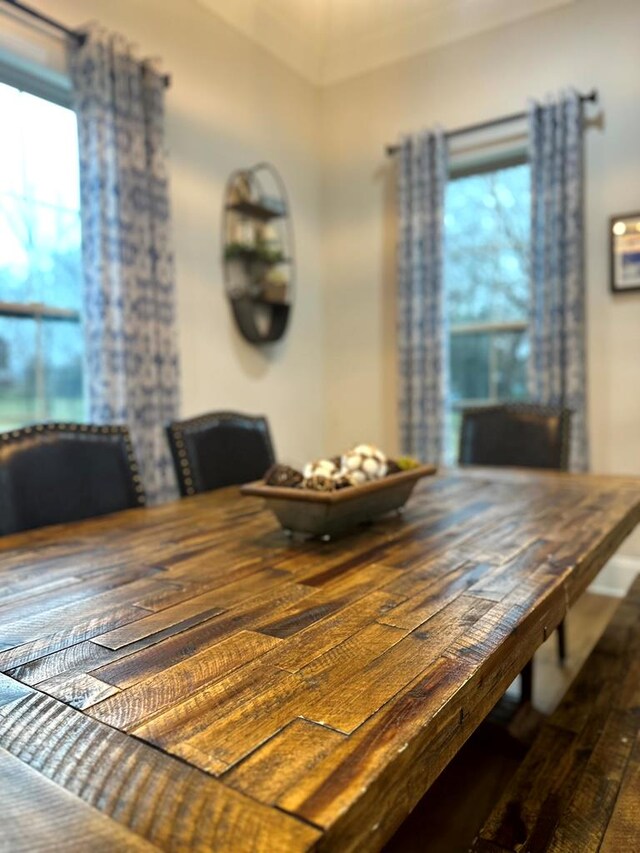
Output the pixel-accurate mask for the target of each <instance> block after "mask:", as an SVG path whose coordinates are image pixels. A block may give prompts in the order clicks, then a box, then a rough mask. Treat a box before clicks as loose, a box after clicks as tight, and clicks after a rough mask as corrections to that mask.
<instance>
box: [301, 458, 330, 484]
mask: <svg viewBox="0 0 640 853" xmlns="http://www.w3.org/2000/svg"><path fill="white" fill-rule="evenodd" d="M302 473H303V475H304V478H305V480H309V479H310V478H311V477H317V476H321V477H329V478H331V479H333V478H334V477H336V476H337V474H338V473H339V468H338V466H337V465H336V463H335V462H332V460H331V459H317V460H316V461H315V462H307V464H306V465H305V466H304V470H303V472H302Z"/></svg>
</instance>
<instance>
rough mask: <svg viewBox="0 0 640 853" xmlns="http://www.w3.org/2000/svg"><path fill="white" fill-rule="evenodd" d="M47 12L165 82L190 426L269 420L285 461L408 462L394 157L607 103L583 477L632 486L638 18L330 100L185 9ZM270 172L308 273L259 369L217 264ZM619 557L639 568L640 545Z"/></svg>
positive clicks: (503, 38) (259, 358)
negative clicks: (229, 233)
mask: <svg viewBox="0 0 640 853" xmlns="http://www.w3.org/2000/svg"><path fill="white" fill-rule="evenodd" d="M38 5H39V7H40V8H41V9H42V10H43V11H45V12H48V13H50V14H51V15H54V16H55V17H57V18H59V19H61V20H63V21H65V22H67V23H68V24H69V25H70V26H79V25H81V24H82V23H84V22H86V21H87V20H89V19H97V20H98V21H100V22H101V23H102V24H103V25H104V26H106V27H108V28H111V29H114V30H118V31H120V32H122V33H124V34H126V35H127V36H128V37H129V38H130V39H131V40H132V41H134V42H136V43H137V45H138V50H139V53H140V54H141V55H156V56H159V57H160V58H161V59H162V61H163V64H164V67H165V68H166V70H167V71H169V72H170V73H171V75H172V86H171V89H170V90H169V92H168V97H167V120H168V142H169V147H170V156H171V182H172V202H173V215H174V221H175V252H176V261H177V281H178V311H179V324H180V348H181V356H182V374H183V407H182V408H183V413H184V414H185V415H190V414H195V413H197V412H200V411H204V410H206V409H210V408H219V407H233V408H239V409H244V410H247V411H253V412H260V411H263V412H265V413H266V414H268V415H269V417H270V418H271V421H272V424H273V429H274V433H275V436H276V442H277V445H278V449H279V451H280V454H281V455H282V456H284V457H286V458H289V459H290V460H291V461H294V462H300V461H302V460H304V459H306V458H309V457H314V456H317V455H318V454H319V453H320V452H323V451H326V452H333V451H336V450H337V449H340V448H343V447H345V446H346V445H348V444H350V443H351V442H354V441H358V440H371V441H375V442H378V443H380V444H381V445H382V446H384V447H386V448H388V449H389V450H390V451H393V450H394V449H395V448H396V445H397V424H396V411H395V410H396V403H395V400H396V382H395V377H396V364H395V317H394V263H395V262H394V240H395V234H394V222H395V215H394V207H393V202H394V199H393V168H392V165H391V164H390V162H389V160H387V159H386V158H385V156H384V154H383V148H384V145H385V144H386V143H388V142H392V141H394V140H395V139H396V138H397V136H398V134H399V133H401V132H407V131H412V130H416V129H418V128H420V127H423V126H427V125H433V124H435V123H439V124H441V125H443V126H444V127H457V126H460V125H465V124H468V123H470V122H474V121H480V120H483V119H486V118H490V117H493V116H497V115H501V114H503V113H510V112H513V111H517V110H520V109H523V108H524V106H525V104H526V99H527V97H528V96H529V95H534V96H537V97H542V96H544V95H545V94H546V93H547V92H555V91H557V90H558V89H559V88H561V87H564V86H566V85H568V84H572V85H574V86H576V87H578V88H579V89H582V90H588V89H590V88H591V87H593V86H596V87H597V88H598V90H599V92H600V98H601V107H600V108H598V109H597V110H596V111H595V112H596V114H599V115H600V116H601V126H600V127H597V128H592V129H590V130H589V131H588V134H587V273H588V289H589V304H588V309H589V373H590V382H589V396H590V399H589V420H590V426H591V434H592V461H593V468H594V470H596V471H599V472H609V473H628V474H640V435H639V433H640V393H639V391H640V387H639V386H640V383H639V381H638V366H639V364H640V295H635V294H629V295H626V296H618V297H613V296H611V295H610V293H609V290H608V257H607V251H608V244H607V219H608V217H609V216H610V215H611V214H613V213H620V212H625V211H633V210H638V209H639V208H640V198H639V192H640V154H639V149H638V142H637V140H638V139H639V138H640V109H639V104H640V74H639V73H638V44H640V2H638V0H615V2H612V0H575V2H573V3H570V4H569V5H566V6H561V7H559V8H557V9H556V10H555V11H549V12H547V13H542V14H539V15H536V16H533V17H530V18H527V19H524V20H521V21H519V22H516V23H513V24H511V25H508V26H504V27H502V28H500V29H495V30H492V31H487V32H484V33H481V34H479V35H476V36H474V37H472V38H468V39H466V40H462V41H458V42H455V43H452V44H449V45H447V46H444V47H441V48H439V49H436V50H433V51H430V52H429V53H426V54H424V55H421V56H418V57H414V58H412V59H407V60H403V61H401V62H397V63H394V64H390V65H387V66H386V67H384V68H380V69H378V70H376V71H372V72H370V73H367V74H364V75H361V76H359V77H356V78H352V79H350V80H347V81H345V82H343V83H337V84H334V85H331V86H328V87H325V88H324V89H318V88H316V87H315V86H313V85H312V84H310V83H308V82H305V81H304V80H303V79H302V78H300V77H298V76H297V75H296V74H295V73H294V72H292V71H291V70H289V69H288V68H287V67H285V66H284V65H283V64H282V63H280V62H279V61H278V60H277V59H276V58H274V57H273V56H272V55H271V54H269V53H267V52H266V51H264V50H263V49H261V48H260V47H257V46H256V45H255V44H254V43H253V42H251V41H250V40H249V39H247V38H246V37H244V36H242V35H241V34H240V33H238V32H237V31H236V30H234V29H232V28H231V27H229V26H227V25H226V24H225V23H224V22H223V21H222V20H219V19H218V18H216V17H215V16H213V15H212V14H210V13H208V12H206V11H205V10H204V9H203V7H202V6H201V5H200V4H198V3H195V2H192V0H184V2H180V3H175V2H172V3H169V2H153V0H109V2H106V0H39V4H38ZM591 112H592V113H593V112H594V111H593V110H591ZM262 159H268V160H271V161H273V162H274V163H275V164H276V165H277V166H278V168H279V169H280V170H281V172H282V174H283V176H284V179H285V181H286V183H287V185H288V188H289V191H290V194H291V200H292V208H293V216H294V223H295V227H296V237H297V248H298V259H299V273H298V289H297V302H296V306H295V312H294V315H293V321H292V323H291V327H290V331H289V333H288V335H287V338H286V339H285V341H284V342H283V343H282V344H280V345H276V346H275V347H274V348H273V349H271V350H270V351H268V352H265V351H262V350H258V349H255V348H253V347H251V346H249V345H248V344H246V343H244V341H243V340H242V339H241V337H240V336H239V334H238V332H237V331H236V330H235V327H234V324H233V322H232V320H231V317H230V312H229V308H228V305H227V303H226V300H225V297H224V292H223V283H222V275H221V269H220V263H219V253H220V243H219V233H220V218H221V205H222V193H223V187H224V182H225V180H226V177H227V175H228V174H229V172H230V171H231V170H233V169H235V168H237V167H238V166H243V165H250V164H252V163H254V162H255V161H257V160H262ZM321 273H322V275H321ZM626 550H627V552H628V553H636V554H638V555H640V536H637V537H636V539H635V540H630V543H629V544H628V545H627V546H626Z"/></svg>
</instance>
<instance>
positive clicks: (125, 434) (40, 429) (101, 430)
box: [0, 422, 146, 506]
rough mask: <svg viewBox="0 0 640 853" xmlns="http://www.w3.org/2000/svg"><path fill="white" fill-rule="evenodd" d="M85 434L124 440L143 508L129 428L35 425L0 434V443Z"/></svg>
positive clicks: (138, 470)
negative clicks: (35, 434)
mask: <svg viewBox="0 0 640 853" xmlns="http://www.w3.org/2000/svg"><path fill="white" fill-rule="evenodd" d="M48 432H49V433H56V432H59V433H75V432H79V433H86V434H88V435H106V436H109V435H111V436H121V437H122V438H123V439H124V444H125V452H126V455H127V463H128V467H129V471H130V472H131V479H132V481H133V487H134V489H135V492H136V500H137V501H138V503H139V504H140V505H141V506H144V505H145V503H146V496H145V491H144V486H143V485H142V478H141V477H140V469H139V468H138V463H137V462H136V457H135V453H134V452H133V445H132V444H131V434H130V432H129V428H128V427H126V426H124V425H121V424H105V425H98V424H76V423H63V422H56V423H46V424H35V425H34V426H28V427H22V428H21V429H14V430H11V431H10V432H4V433H2V434H0V441H6V442H8V443H14V442H15V443H17V442H18V441H20V440H21V439H23V438H25V437H26V436H30V435H33V434H34V433H40V434H41V433H48Z"/></svg>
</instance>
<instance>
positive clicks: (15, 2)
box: [4, 0, 171, 88]
mask: <svg viewBox="0 0 640 853" xmlns="http://www.w3.org/2000/svg"><path fill="white" fill-rule="evenodd" d="M4 2H5V3H7V4H8V5H9V6H11V7H13V8H14V9H17V10H18V11H19V12H22V13H24V14H25V15H29V16H30V17H32V18H35V20H36V21H40V23H42V24H46V25H47V26H48V27H51V28H52V29H54V30H57V31H58V32H59V33H62V35H64V36H65V37H66V38H68V39H70V40H71V41H74V42H75V43H76V44H77V45H83V44H84V43H85V41H86V40H87V36H86V35H85V33H81V32H78V31H77V30H72V29H70V28H69V27H65V25H64V24H61V23H60V22H59V21H56V20H54V19H53V18H50V17H49V16H48V15H45V14H43V13H42V12H39V11H38V10H37V9H34V8H33V6H27V5H26V4H25V3H20V2H19V0H4ZM162 79H163V80H164V85H165V86H166V87H167V88H168V87H169V86H170V85H171V77H169V75H168V74H165V75H164V76H163V78H162Z"/></svg>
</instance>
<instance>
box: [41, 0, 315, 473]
mask: <svg viewBox="0 0 640 853" xmlns="http://www.w3.org/2000/svg"><path fill="white" fill-rule="evenodd" d="M37 6H38V8H39V9H41V10H42V11H43V12H46V13H49V14H50V15H52V16H54V17H56V18H57V19H59V20H62V21H64V22H65V23H66V24H67V25H69V26H72V27H76V26H80V25H82V24H84V23H86V22H87V21H89V20H97V21H99V22H100V23H101V24H102V25H103V26H105V27H107V28H109V29H112V30H115V31H118V32H120V33H122V34H124V35H125V36H126V37H127V38H128V39H129V40H130V41H132V42H134V43H135V44H136V45H137V50H138V53H139V55H140V56H156V57H160V58H161V60H162V66H163V68H164V69H166V71H167V72H169V73H170V74H171V78H172V84H171V88H170V89H169V91H168V93H167V104H166V105H167V135H168V146H169V149H170V179H171V200H172V209H173V220H174V244H175V256H176V272H177V292H178V320H179V340H180V354H181V361H182V412H183V414H184V415H192V414H197V413H199V412H203V411H206V410H208V409H218V408H232V409H239V410H241V411H247V412H254V413H265V414H267V415H268V416H269V418H270V421H271V425H272V430H273V433H274V438H275V442H276V446H277V450H278V451H279V453H280V454H281V455H282V456H283V457H285V458H288V459H291V460H293V461H297V462H302V461H304V460H306V459H307V458H309V457H312V456H315V455H317V454H318V452H319V450H320V448H321V447H322V445H323V428H324V420H323V418H324V414H323V399H322V386H323V350H322V347H323V338H322V309H323V306H322V300H321V293H320V258H319V247H320V227H319V157H318V154H319V148H318V145H319V139H318V127H319V116H318V105H319V101H318V97H319V96H318V92H317V90H316V89H315V88H314V87H313V86H312V85H311V84H309V83H307V82H305V81H304V80H302V78H300V77H299V76H297V75H296V74H295V73H294V72H292V71H290V70H289V69H287V68H286V67H285V66H284V65H282V64H281V63H280V62H278V60H277V59H274V58H273V57H272V56H271V55H270V54H268V53H267V52H266V51H264V50H263V49H262V48H260V47H257V46H256V45H255V44H254V43H252V42H250V41H249V40H248V39H247V38H245V37H244V36H242V35H240V34H239V33H238V32H237V31H236V30H234V29H232V28H231V27H229V26H228V25H226V24H225V23H223V22H222V21H221V20H219V19H218V18H216V17H215V16H214V15H212V14H210V13H209V12H207V11H206V10H204V9H203V8H202V7H201V6H199V5H198V4H196V3H193V2H180V3H158V2H153V0H109V2H105V0H39V2H38V4H37ZM261 160H269V161H271V162H272V163H274V164H275V165H276V167H277V168H278V169H279V170H280V172H281V174H282V176H283V178H284V181H285V183H286V185H287V188H288V191H289V194H290V198H291V206H292V212H293V221H294V227H295V235H296V241H297V250H298V282H297V292H296V304H295V307H294V311H293V317H292V320H291V325H290V328H289V331H288V332H287V335H286V337H285V339H284V341H283V342H281V343H278V344H275V345H272V346H271V347H270V348H267V349H258V348H256V347H253V346H251V345H249V344H247V343H246V342H245V341H244V340H243V339H242V338H241V336H240V335H239V333H238V331H237V330H236V328H235V324H234V322H233V321H232V318H231V314H230V309H229V306H228V303H227V301H226V299H225V295H224V286H223V280H222V272H221V266H220V260H219V258H220V224H221V209H222V202H223V191H224V186H225V182H226V179H227V177H228V175H229V173H230V172H231V171H232V170H234V169H237V168H239V167H244V166H251V165H253V164H254V163H256V162H258V161H261Z"/></svg>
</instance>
